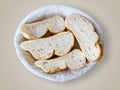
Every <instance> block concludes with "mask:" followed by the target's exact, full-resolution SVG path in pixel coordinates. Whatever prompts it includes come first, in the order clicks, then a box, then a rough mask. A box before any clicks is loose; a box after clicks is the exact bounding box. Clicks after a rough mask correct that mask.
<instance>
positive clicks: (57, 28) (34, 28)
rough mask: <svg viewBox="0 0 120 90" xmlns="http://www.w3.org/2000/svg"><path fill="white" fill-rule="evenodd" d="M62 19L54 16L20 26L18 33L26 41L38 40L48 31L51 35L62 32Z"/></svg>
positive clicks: (63, 27)
mask: <svg viewBox="0 0 120 90" xmlns="http://www.w3.org/2000/svg"><path fill="white" fill-rule="evenodd" d="M64 29H65V24H64V19H63V18H62V17H61V16H54V17H52V18H48V19H45V20H42V21H38V22H34V23H30V24H23V25H21V29H20V32H21V33H22V34H23V36H24V37H25V38H27V39H38V38H40V37H42V36H44V35H45V34H46V33H47V31H48V30H49V31H50V32H51V33H59V32H61V31H64Z"/></svg>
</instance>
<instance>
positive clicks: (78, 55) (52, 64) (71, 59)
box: [34, 49, 86, 73]
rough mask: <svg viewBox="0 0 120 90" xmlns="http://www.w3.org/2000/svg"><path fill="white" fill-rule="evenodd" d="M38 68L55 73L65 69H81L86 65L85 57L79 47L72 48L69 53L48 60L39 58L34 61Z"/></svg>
mask: <svg viewBox="0 0 120 90" xmlns="http://www.w3.org/2000/svg"><path fill="white" fill-rule="evenodd" d="M34 64H35V65H36V66H37V67H38V68H41V69H42V70H43V71H44V72H45V73H55V72H58V71H61V70H64V69H66V68H67V67H68V68H70V69H71V70H78V69H81V68H82V67H84V66H85V65H86V59H85V57H84V56H83V54H82V52H81V51H80V50H79V49H74V50H72V51H71V52H70V53H68V54H66V55H64V56H62V57H58V58H55V59H49V60H39V61H36V62H35V63H34Z"/></svg>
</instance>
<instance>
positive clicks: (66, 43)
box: [20, 31, 74, 59]
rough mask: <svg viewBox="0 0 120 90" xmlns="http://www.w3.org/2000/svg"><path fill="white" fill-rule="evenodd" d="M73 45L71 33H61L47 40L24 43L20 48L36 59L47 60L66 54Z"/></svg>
mask: <svg viewBox="0 0 120 90" xmlns="http://www.w3.org/2000/svg"><path fill="white" fill-rule="evenodd" d="M73 45H74V36H73V35H72V33H71V32H69V31H67V32H61V33H59V34H56V35H53V36H51V37H47V38H41V39H36V40H29V41H24V42H22V43H21V45H20V47H21V48H22V49H23V50H25V51H29V52H30V53H31V54H32V55H33V57H34V58H36V59H48V58H50V57H52V56H53V54H55V55H57V56H63V55H65V54H67V53H68V52H69V51H70V50H71V48H72V47H73Z"/></svg>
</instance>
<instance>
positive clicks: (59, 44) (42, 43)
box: [20, 14, 103, 73]
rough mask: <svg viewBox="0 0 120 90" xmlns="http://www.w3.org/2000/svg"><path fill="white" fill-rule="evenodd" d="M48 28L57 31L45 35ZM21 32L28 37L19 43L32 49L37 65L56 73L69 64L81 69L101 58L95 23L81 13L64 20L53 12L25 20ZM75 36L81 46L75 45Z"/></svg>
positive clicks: (70, 67)
mask: <svg viewBox="0 0 120 90" xmlns="http://www.w3.org/2000/svg"><path fill="white" fill-rule="evenodd" d="M65 28H66V29H67V31H66V30H65ZM48 31H49V32H50V33H52V34H54V35H52V36H49V37H44V36H45V35H46V34H47V32H48ZM20 32H21V34H22V35H23V36H24V37H25V38H27V39H28V40H27V41H24V42H22V43H21V44H20V47H21V49H23V50H24V51H28V52H30V54H31V55H32V56H33V58H35V59H36V62H35V63H34V64H35V65H36V67H38V68H40V69H41V70H42V71H43V72H45V73H56V72H58V71H62V70H65V69H66V68H69V69H71V70H79V69H81V68H83V67H85V66H86V64H87V62H88V63H89V62H94V61H98V60H100V58H101V57H102V54H103V49H102V46H101V45H100V43H99V35H98V34H97V32H96V30H95V27H94V25H93V24H92V23H91V22H90V21H89V20H88V19H86V18H85V17H83V16H81V15H79V14H73V15H70V16H68V17H66V18H65V21H64V19H63V17H61V16H54V17H52V18H48V19H46V20H42V21H38V22H34V23H30V24H23V25H22V26H21V29H20ZM75 38H76V40H77V42H78V44H79V47H80V49H75V48H74V45H75V43H76V42H74V41H75ZM31 39H32V40H31ZM54 56H56V58H53V57H54Z"/></svg>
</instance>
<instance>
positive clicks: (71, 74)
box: [14, 5, 103, 82]
mask: <svg viewBox="0 0 120 90" xmlns="http://www.w3.org/2000/svg"><path fill="white" fill-rule="evenodd" d="M73 13H75V14H81V15H83V16H84V17H86V18H87V19H89V20H90V21H91V22H92V23H93V24H94V26H95V28H96V30H97V32H98V34H99V35H100V43H101V44H102V45H103V34H102V30H101V28H100V26H99V24H98V23H97V22H96V21H95V20H94V19H93V18H92V17H91V16H89V15H88V14H87V13H85V12H83V11H82V10H80V9H77V8H73V7H69V6H64V5H49V6H45V7H43V8H40V9H38V10H35V11H33V12H32V13H30V14H29V15H28V16H26V17H25V18H24V19H23V20H22V22H21V23H20V25H19V27H18V28H17V31H16V33H15V37H14V45H15V49H16V52H17V55H18V57H19V59H20V61H21V62H22V63H23V64H24V66H25V67H26V69H27V70H29V71H30V72H32V73H33V74H35V75H37V76H39V77H42V78H45V79H48V80H51V81H58V82H63V81H67V80H72V79H75V78H78V77H80V76H81V75H83V74H84V73H85V72H87V71H88V70H89V69H91V68H92V67H93V66H94V65H95V64H96V63H95V62H91V63H88V64H87V66H86V67H84V68H83V69H81V70H77V71H72V70H65V71H61V72H58V73H56V74H46V73H44V72H43V71H41V69H38V68H37V67H36V66H35V65H34V62H35V60H34V58H33V57H32V56H31V55H30V54H29V53H28V52H26V51H24V50H22V49H21V48H20V43H21V42H23V41H24V40H25V38H24V37H23V35H21V34H20V32H19V29H20V26H21V24H24V23H30V22H34V21H38V20H41V19H42V18H48V17H51V16H53V15H61V16H63V17H66V16H69V15H71V14H73Z"/></svg>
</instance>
